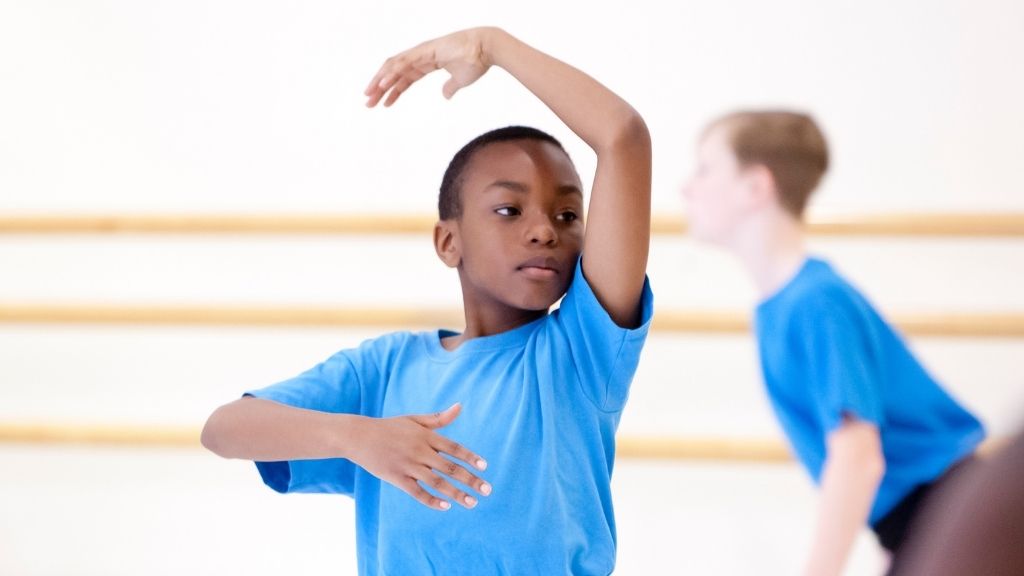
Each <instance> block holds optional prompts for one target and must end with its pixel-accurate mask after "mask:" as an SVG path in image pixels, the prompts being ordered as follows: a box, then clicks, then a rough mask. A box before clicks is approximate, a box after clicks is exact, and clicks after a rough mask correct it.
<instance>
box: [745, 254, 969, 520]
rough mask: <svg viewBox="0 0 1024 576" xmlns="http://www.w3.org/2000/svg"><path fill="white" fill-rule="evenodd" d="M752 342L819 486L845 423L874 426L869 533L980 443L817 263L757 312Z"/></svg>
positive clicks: (871, 312) (860, 300) (779, 411)
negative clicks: (877, 478)
mask: <svg viewBox="0 0 1024 576" xmlns="http://www.w3.org/2000/svg"><path fill="white" fill-rule="evenodd" d="M756 332H757V340H758V344H759V348H760V355H761V365H762V369H763V371H764V379H765V384H766V386H767V390H768V396H769V398H770V400H771V404H772V407H773V409H774V410H775V413H776V416H777V417H778V419H779V421H780V423H781V425H782V428H783V430H784V431H785V433H786V436H787V437H788V438H789V441H790V444H791V446H792V448H793V451H794V452H795V453H796V456H797V458H798V459H799V460H800V462H801V463H803V465H804V466H805V467H806V468H807V470H808V472H810V474H811V477H812V478H813V479H814V481H815V482H816V483H817V482H819V481H820V478H821V471H822V467H823V466H824V463H825V459H826V457H827V454H826V437H827V435H828V434H829V433H830V432H831V431H832V430H834V429H835V428H836V427H837V426H838V425H839V424H840V422H841V421H842V418H843V416H844V415H848V416H851V417H854V418H858V419H860V420H864V421H868V422H871V423H873V424H875V425H877V426H878V429H879V432H880V435H881V440H882V452H883V453H884V456H885V476H884V477H883V479H882V482H881V485H880V487H879V489H878V494H877V495H876V497H875V502H874V505H873V507H872V509H871V515H870V517H869V522H870V523H871V524H874V523H876V522H877V521H878V520H881V519H882V518H883V517H884V516H885V514H886V513H887V512H889V511H890V510H891V509H892V508H893V507H894V506H895V505H896V504H898V503H899V502H900V500H902V499H903V497H904V496H906V495H907V494H909V493H910V491H911V490H913V489H914V487H916V486H918V485H920V484H924V483H927V482H931V481H932V480H934V479H935V478H936V477H937V476H939V475H940V474H942V473H943V472H944V471H945V470H946V469H947V468H948V467H949V466H950V465H951V464H954V463H955V462H957V461H958V460H960V459H962V458H964V457H965V456H967V455H969V454H971V453H972V452H973V451H974V449H975V447H976V446H977V445H978V443H979V442H981V440H982V439H983V438H984V436H985V432H984V430H983V428H982V426H981V423H980V422H978V420H977V419H976V418H975V417H974V416H972V415H971V414H970V413H969V412H968V411H967V410H965V409H964V408H963V407H961V406H960V405H959V404H958V403H957V402H956V401H955V400H953V398H951V397H950V396H949V394H947V393H946V392H945V391H944V390H943V389H942V388H941V387H940V386H939V385H938V384H937V383H936V382H935V380H934V379H933V378H932V377H931V376H930V375H929V374H928V373H927V372H926V371H925V369H924V368H923V367H922V366H921V364H920V363H919V362H918V361H917V360H916V359H915V358H914V356H913V355H912V354H911V353H910V350H908V349H907V345H906V343H905V342H904V341H903V339H902V338H901V337H900V335H899V334H897V333H896V331H895V330H893V328H892V327H891V326H890V325H889V324H888V323H886V321H885V320H884V319H882V317H881V316H879V314H878V313H877V312H876V311H875V309H874V308H873V307H872V306H871V304H870V303H869V302H868V301H867V300H866V299H865V298H864V296H862V295H861V294H860V293H859V292H858V291H857V290H856V289H854V288H853V287H852V286H851V285H850V284H849V283H847V282H846V280H844V279H843V278H842V277H840V276H839V275H838V274H837V273H836V272H835V271H834V270H833V269H832V267H831V266H829V264H828V263H826V262H824V261H822V260H819V259H816V258H808V259H807V261H806V262H805V263H804V265H803V267H802V268H801V269H800V270H799V271H798V272H797V274H796V276H795V277H794V278H793V279H792V280H790V281H789V283H787V284H786V285H785V286H784V287H783V288H782V289H781V290H779V291H778V292H777V293H775V294H774V295H773V296H771V297H770V298H768V299H767V300H765V301H763V302H762V303H761V304H760V305H759V306H758V307H757V312H756Z"/></svg>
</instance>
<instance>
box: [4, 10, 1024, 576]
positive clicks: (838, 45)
mask: <svg viewBox="0 0 1024 576" xmlns="http://www.w3.org/2000/svg"><path fill="white" fill-rule="evenodd" d="M476 24H495V25H500V26H502V27H505V28H506V29H508V30H510V31H512V32H513V33H515V34H517V35H519V36H520V37H522V38H523V39H524V40H526V41H528V42H531V43H533V44H534V45H536V46H537V47H539V48H541V49H543V50H545V51H548V52H550V53H552V54H554V55H556V56H558V57H560V58H562V59H564V60H566V61H568V62H570V63H572V64H574V65H576V66H578V67H580V68H582V69H584V70H585V71H588V72H590V73H592V74H593V75H594V76H596V77H597V78H598V79H599V80H601V81H602V82H603V83H605V84H606V85H608V86H609V87H611V88H613V89H614V90H616V91H617V92H619V93H620V94H622V95H623V96H624V97H625V98H626V99H628V100H629V101H630V102H631V103H633V105H634V106H635V107H636V108H637V109H638V110H640V112H641V113H642V114H643V115H644V117H645V119H646V120H647V122H648V124H649V126H650V127H651V131H652V137H653V140H654V149H655V168H654V206H655V211H656V212H658V213H660V214H673V213H674V214H678V215H680V216H682V214H683V210H682V207H681V205H680V203H679V198H678V192H677V191H678V188H679V186H680V184H681V183H682V182H683V181H684V180H685V178H686V176H687V174H688V171H689V170H690V168H691V166H692V151H693V146H694V140H695V138H696V135H697V134H698V133H699V131H700V129H701V128H702V127H703V125H704V124H705V123H706V122H707V121H708V120H709V119H710V118H712V117H713V116H715V115H717V114H720V113H723V112H726V111H729V110H732V109H734V108H736V107H753V106H756V107H763V106H784V107H798V108H802V109H806V110H809V111H811V112H812V113H814V114H815V115H816V116H817V117H818V118H819V119H820V120H821V122H822V124H823V125H824V127H825V130H826V132H827V135H828V136H829V139H830V143H831V145H832V147H833V159H834V162H833V169H832V171H831V172H830V174H829V175H828V177H827V179H826V181H825V183H824V185H823V188H822V190H821V192H820V195H819V197H818V198H817V200H816V201H815V204H814V206H813V207H812V212H817V213H824V212H832V213H842V214H848V213H862V212H869V213H887V212H899V211H924V212H928V211H949V210H955V211H990V212H1005V211H1016V212H1020V211H1024V171H1022V170H1020V157H1021V153H1022V152H1024V149H1022V147H1021V144H1020V140H1019V138H1020V135H1021V134H1024V114H1022V113H1021V111H1020V102H1024V74H1021V73H1020V62H1019V60H1020V55H1021V54H1022V53H1024V4H1021V3H1019V2H1011V1H1010V0H1006V1H1002V2H1000V1H995V0H984V1H971V2H967V1H966V0H963V1H948V2H934V1H923V0H915V1H907V2H898V3H895V2H882V1H878V0H872V1H867V2H858V3H853V2H814V1H812V0H782V1H773V2H758V1H756V0H725V1H718V2H713V3H712V2H705V3H693V4H689V3H687V4H680V3H656V2H653V1H646V0H644V1H639V2H629V3H621V2H617V3H603V4H602V3H595V2H579V1H570V2H537V1H533V0H529V1H520V2H506V3H494V4H493V5H490V4H489V3H483V2H441V3H436V2H435V3H426V2H410V1H408V0H405V1H402V2H391V3H380V2H378V3H372V2H368V3H358V4H356V3H345V2H325V1H310V2H266V1H262V2H258V1H247V2H242V1H236V2H229V1H210V2H200V1H195V0H186V1H178V2H169V1H166V2H165V1H161V2H158V1H135V2H129V1H106V2H102V1H86V2H71V1H67V0H63V1H49V2H40V1H32V2H30V1H28V0H23V1H19V0H4V1H3V2H0V214H89V213H95V214H110V213H254V214H266V213H300V214H314V213H324V214H330V213H360V212H381V211H383V212H411V213H430V212H432V211H433V209H434V206H435V204H436V190H437V186H438V184H439V182H440V178H441V174H442V172H443V170H444V167H445V166H446V164H447V162H448V160H449V159H450V156H451V155H452V154H453V153H454V152H455V151H456V150H457V149H458V147H459V146H461V145H462V144H463V143H464V142H465V141H467V140H469V139H470V138H472V137H473V136H475V135H477V134H478V133H480V132H483V131H485V130H487V129H490V128H494V127H497V126H501V125H507V124H530V125H535V126H538V127H540V128H543V129H546V130H548V131H550V132H552V133H554V134H555V135H556V136H558V137H559V138H560V139H562V140H563V142H564V143H565V144H566V147H567V148H568V150H569V151H570V154H571V155H572V157H573V158H574V159H575V161H576V163H577V165H578V167H579V169H580V172H581V174H582V175H583V178H584V180H585V181H587V180H588V179H589V178H590V176H591V175H592V171H593V165H594V157H593V154H592V153H591V152H590V151H589V150H587V149H586V148H585V146H584V145H583V144H582V143H581V142H579V141H578V140H577V139H576V138H575V137H574V136H572V135H571V133H570V132H569V131H568V130H567V129H566V128H564V127H563V126H561V125H560V124H559V123H558V121H557V119H556V118H554V116H553V115H551V114H550V113H549V112H548V111H547V110H546V109H545V108H544V107H543V106H542V105H541V104H539V103H538V102H537V101H535V100H534V99H533V97H532V96H531V95H529V94H528V93H527V92H526V91H525V90H523V89H522V88H521V87H519V86H518V85H517V83H516V82H515V81H514V80H512V79H511V78H510V77H509V76H508V75H506V74H505V73H504V72H502V71H499V70H495V71H492V73H491V74H489V75H488V76H487V77H485V78H484V79H483V80H482V81H481V82H480V83H479V84H477V85H474V86H472V87H470V88H469V89H467V90H465V91H464V92H461V93H459V94H458V95H456V97H455V98H454V99H453V100H452V101H450V102H449V101H445V100H444V99H443V98H442V97H441V96H440V86H441V83H442V82H443V78H442V77H441V76H440V75H437V76H436V77H431V78H428V79H427V80H425V81H424V82H422V83H421V84H420V85H417V86H415V87H413V88H412V89H411V90H410V91H409V92H408V93H407V94H406V95H405V96H404V97H403V99H402V100H401V101H400V102H399V103H398V104H397V105H396V106H395V107H394V108H392V109H389V110H367V109H365V108H364V107H363V97H362V90H363V88H364V86H365V84H366V83H367V82H368V81H369V79H370V77H371V76H372V75H373V73H374V72H375V71H376V69H377V67H378V66H379V64H380V63H381V62H382V61H383V60H384V58H386V57H387V56H390V55H391V54H393V53H395V52H397V51H399V50H402V49H404V48H407V47H409V46H411V45H413V44H415V43H417V42H419V41H422V40H425V39H427V38H429V37H432V36H435V35H438V34H442V33H445V32H448V31H450V30H454V29H458V28H461V27H466V26H470V25H476ZM812 248H813V249H814V250H815V251H816V252H818V253H821V254H824V255H825V256H827V257H829V258H832V259H833V260H834V261H835V262H836V263H837V265H838V267H839V268H840V270H842V271H843V272H845V273H847V274H848V275H849V276H851V277H852V278H853V279H854V280H855V282H856V283H857V284H858V285H859V286H861V287H862V288H863V289H864V290H865V292H866V293H867V294H868V295H869V297H871V298H872V300H874V301H875V302H876V304H878V305H879V307H880V308H881V309H882V310H883V312H886V313H890V314H899V313H905V312H944V311H963V312H980V311H995V312H999V311H1015V312H1022V311H1024V296H1022V294H1024V250H1022V249H1024V242H1022V241H1020V240H1012V239H1011V240H1006V239H1004V240H996V239H971V240H964V239H897V238H886V237H881V238H871V239H864V238H859V239H851V238H830V239H822V238H815V239H813V240H812ZM650 276H651V280H652V284H653V287H654V290H655V293H656V298H657V306H658V307H659V309H667V310H672V309H682V308H686V309H714V310H728V311H739V310H745V309H747V308H749V306H750V305H751V304H752V303H753V292H752V290H751V288H750V286H749V284H748V283H747V280H746V278H745V277H744V276H743V274H742V273H741V271H740V270H739V268H738V267H737V265H736V264H735V263H734V262H733V261H732V260H730V259H729V258H728V257H727V256H725V255H723V254H721V253H718V252H716V251H713V250H710V249H708V248H705V247H701V246H697V245H694V244H693V243H692V242H690V241H689V240H686V239H684V238H681V237H665V236H660V237H656V239H655V242H654V245H653V246H652V256H651V266H650ZM412 287H415V288H414V289H413V288H412ZM3 302H44V303H81V304H90V303H108V304H109V303H121V304H154V305H161V304H190V303H191V304H226V305H281V306H287V305H330V306H347V305H359V304H378V305H402V306H410V305H411V306H417V305H423V306H445V307H457V306H458V305H459V294H458V285H457V282H456V280H455V277H454V274H453V273H452V272H451V271H449V270H448V269H447V268H445V267H444V266H443V265H441V264H440V263H439V262H438V261H437V260H436V257H435V256H434V255H433V250H432V247H431V245H430V241H429V238H427V237H425V236H424V237H419V236H404V237H396V238H387V237H377V236H374V237H366V238H338V237H326V236H325V237H320V236H313V237H259V236H257V237H253V236H227V237H202V236H200V237H182V236H155V237H154V236H144V237H143V236H116V237H102V236H51V237H43V236H30V235H20V236H2V237H0V303H3ZM454 328H458V327H454ZM379 332H380V330H375V329H360V330H343V329H286V328H280V329H249V328H246V329H242V328H188V327H141V326H140V327H99V326H38V325H17V324H7V325H0V422H49V423H62V422H66V423H120V424H139V425H184V426H196V427H198V426H199V425H201V424H202V422H203V421H204V419H205V417H206V416H207V415H208V414H209V412H210V411H212V409H213V408H214V407H216V406H217V405H219V404H221V403H223V402H226V401H228V400H230V399H232V398H234V397H236V396H237V395H238V394H239V393H240V392H241V391H242V390H244V389H247V388H252V387H256V386H261V385H264V384H268V383H271V382H274V381H276V380H279V379H281V378H285V377H288V376H290V375H292V374H295V373H297V372H299V371H301V370H303V369H305V368H306V367H308V366H310V365H312V364H314V363H316V362H318V361H319V360H321V359H323V358H324V357H326V356H327V355H329V354H330V353H332V352H333V351H335V350H337V349H339V348H342V347H347V346H352V345H355V344H358V342H360V341H361V340H362V339H363V338H366V337H370V336H372V335H374V334H377V333H379ZM912 345H913V347H914V349H915V351H917V352H918V353H919V354H920V356H921V357H922V359H923V360H924V362H925V363H926V364H927V365H928V366H929V368H930V369H931V370H932V372H933V373H935V374H936V375H937V376H938V377H939V379H940V380H942V381H943V382H944V383H945V384H946V385H947V386H948V387H949V388H950V390H952V391H953V393H954V394H955V395H957V396H958V397H959V398H961V399H962V400H964V401H965V403H967V405H968V406H969V407H971V408H972V409H974V410H975V411H976V412H977V413H978V414H979V415H980V416H981V417H982V419H983V420H984V421H985V423H986V424H987V425H988V426H989V428H990V430H991V431H992V433H993V434H994V435H1005V434H1008V433H1010V432H1012V431H1013V430H1015V429H1016V428H1017V427H1018V426H1019V425H1020V424H1021V423H1022V422H1024V378H1022V376H1021V375H1020V374H1021V372H1020V370H1019V358H1020V357H1021V355H1022V354H1024V341H1022V340H1019V339H952V338H921V339H915V340H913V341H912ZM756 360H757V359H756V355H755V351H754V347H753V346H752V343H751V341H750V339H749V337H746V336H708V335H700V334H694V335H669V334H665V333H655V334H653V335H652V337H651V339H650V342H649V345H648V348H647V350H646V351H645V354H644V358H643V362H642V364H641V367H640V370H639V372H638V374H637V378H636V382H635V386H634V392H633V396H632V399H631V403H630V405H629V407H628V408H627V411H626V413H625V416H624V418H623V423H622V427H621V432H622V433H623V434H628V435H631V436H638V435H657V436H673V435H679V436H681V435H694V436H713V437H721V436H733V437H740V438H777V437H778V431H777V428H776V426H775V424H774V421H773V420H772V417H771V414H770V413H769V411H768V409H767V406H766V403H765V401H764V398H763V395H762V392H761V388H760V380H759V374H758V371H757V364H756ZM613 484H614V489H615V497H616V506H617V516H618V521H619V535H620V546H619V569H618V570H617V573H620V574H626V575H632V574H677V573H685V574H736V575H741V574H792V573H794V572H796V570H797V569H798V567H799V565H800V561H801V558H802V556H803V553H804V551H805V547H806V545H807V542H808V539H809V532H810V529H811V525H812V520H813V510H814V495H813V494H814V493H813V490H812V488H811V486H810V484H809V482H807V480H806V479H805V478H804V476H803V474H802V473H801V471H800V470H799V469H798V468H797V467H796V466H794V465H788V464H780V465H749V464H725V463H722V464H697V463H682V462H672V463H656V462H642V461H637V460H620V461H619V462H618V466H617V468H616V473H615V478H614V481H613ZM353 523H354V520H353V513H352V505H351V502H350V501H348V500H345V499H343V498H338V497H317V496H288V497H280V496H277V495H275V494H273V493H271V492H270V490H269V489H266V488H264V487H263V486H262V485H261V484H260V482H259V479H258V477H257V474H256V472H255V470H254V469H253V467H252V465H251V464H248V463H243V462H227V461H222V460H219V459H217V458H216V457H214V456H212V455H209V454H206V453H204V452H201V451H198V450H188V449H181V450H171V449H156V450H141V449H99V448H69V447H59V446H53V447H40V446H23V445H14V444H8V445H0V574H4V575H6V574H11V575H21V574H40V575H42V574H90V575H91V574H97V575H100V574H104V575H110V574H191V575H200V574H215V573H217V574H221V573H228V574H231V573H245V574H250V575H256V574H270V573H275V572H282V571H284V572H290V573H302V574H347V573H352V572H353V571H354V560H353V551H354V532H353ZM878 562H879V559H878V555H877V552H876V550H875V547H874V543H873V541H872V540H871V538H870V537H869V536H868V535H866V534H865V535H864V537H863V538H862V539H861V541H860V542H859V543H858V548H857V551H856V554H855V558H854V562H853V563H852V565H851V567H850V569H849V570H848V573H849V574H874V573H877V572H878Z"/></svg>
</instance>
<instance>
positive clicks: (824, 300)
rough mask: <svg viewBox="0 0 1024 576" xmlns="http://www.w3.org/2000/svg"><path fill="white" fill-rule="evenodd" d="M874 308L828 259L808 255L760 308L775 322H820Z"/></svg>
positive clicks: (760, 315)
mask: <svg viewBox="0 0 1024 576" xmlns="http://www.w3.org/2000/svg"><path fill="white" fill-rule="evenodd" d="M866 307H870V305H869V304H868V303H867V301H866V300H865V298H864V297H863V295H861V293H860V292H859V291H858V290H857V288H855V287H854V286H853V285H852V284H850V282H849V281H847V280H846V279H845V278H844V277H843V276H841V275H840V274H839V273H838V272H836V270H835V269H834V268H833V267H832V265H831V264H829V263H828V262H827V261H825V260H822V259H820V258H814V257H811V258H808V259H807V261H806V262H805V263H804V265H803V266H802V267H801V269H800V270H799V271H798V272H797V274H796V275H795V276H794V277H793V279H791V280H790V281H789V283H788V284H786V285H785V286H784V287H783V288H782V289H780V290H779V291H778V292H776V293H775V294H774V295H773V296H771V297H769V298H768V299H767V300H765V301H764V302H761V304H759V305H758V307H757V316H758V318H759V319H761V320H762V321H766V322H770V323H772V324H776V325H778V324H787V323H788V324H801V323H805V322H810V323H818V322H820V321H821V320H823V319H826V318H837V317H842V316H858V315H860V314H861V313H862V312H864V311H865V308H866Z"/></svg>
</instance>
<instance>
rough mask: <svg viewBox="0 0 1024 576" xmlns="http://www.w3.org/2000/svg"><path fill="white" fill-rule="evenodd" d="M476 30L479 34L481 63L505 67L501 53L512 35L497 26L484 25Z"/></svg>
mask: <svg viewBox="0 0 1024 576" xmlns="http://www.w3.org/2000/svg"><path fill="white" fill-rule="evenodd" d="M476 31H477V33H478V34H479V41H480V61H481V63H483V64H484V65H486V66H498V67H502V68H504V66H502V62H501V60H502V59H501V55H502V54H503V53H504V51H505V46H506V45H507V43H508V41H509V40H511V39H512V35H511V34H509V33H508V32H506V31H505V30H503V29H501V28H498V27H497V26H484V27H482V28H477V30H476Z"/></svg>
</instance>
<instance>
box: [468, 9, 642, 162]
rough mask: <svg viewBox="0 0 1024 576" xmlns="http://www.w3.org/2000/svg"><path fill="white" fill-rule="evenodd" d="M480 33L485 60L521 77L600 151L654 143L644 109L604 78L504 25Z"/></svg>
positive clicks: (592, 146) (572, 127) (524, 82)
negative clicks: (542, 48) (534, 44)
mask: <svg viewBox="0 0 1024 576" xmlns="http://www.w3.org/2000/svg"><path fill="white" fill-rule="evenodd" d="M481 33H482V34H483V35H484V37H483V39H482V41H481V46H482V49H483V50H484V54H483V58H484V60H485V61H486V62H488V63H490V64H493V65H495V66H499V67H501V68H503V69H505V70H506V71H507V72H508V73H510V74H511V75H512V76H514V77H515V78H516V79H517V80H519V82H521V83H522V84H523V86H525V87H526V88H527V89H528V90H530V91H531V92H533V94H534V95H535V96H537V97H538V98H539V99H540V100H541V101H542V102H544V103H545V104H546V105H547V106H548V107H549V108H551V110H552V111H553V112H554V113H555V114H556V115H557V116H558V117H559V118H560V119H561V120H562V121H563V122H565V124H566V125H567V126H568V127H569V128H570V129H571V130H572V131H573V132H575V133H576V134H577V135H578V136H579V137H580V138H581V139H583V141H584V142H586V143H587V144H588V145H590V147H591V148H593V149H594V150H595V151H597V153H598V155H599V156H600V154H601V153H602V152H604V151H605V150H608V149H611V148H621V147H626V146H628V147H637V146H640V147H649V142H650V134H649V133H648V130H647V127H646V125H645V124H644V122H643V119H642V118H641V117H640V115H639V114H638V113H637V112H636V110H634V109H633V107H632V106H630V105H629V103H628V102H626V101H625V100H623V99H622V98H620V97H619V96H618V95H617V94H615V93H614V92H612V91H611V90H609V89H608V88H606V87H605V86H603V85H602V84H601V83H600V82H598V81H597V80H595V79H594V78H592V77H590V76H589V75H587V74H585V73H584V72H582V71H580V70H578V69H576V68H574V67H573V66H570V65H569V64H566V63H565V62H562V61H561V60H558V59H557V58H554V57H552V56H549V55H547V54H545V53H543V52H541V51H539V50H537V49H535V48H533V47H531V46H529V45H527V44H525V43H523V42H521V41H520V40H518V39H517V38H515V37H514V36H512V35H511V34H508V33H507V32H505V31H504V30H501V29H499V28H483V29H481Z"/></svg>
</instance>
